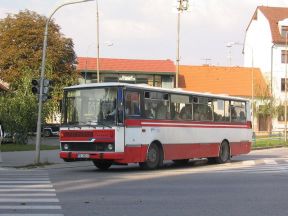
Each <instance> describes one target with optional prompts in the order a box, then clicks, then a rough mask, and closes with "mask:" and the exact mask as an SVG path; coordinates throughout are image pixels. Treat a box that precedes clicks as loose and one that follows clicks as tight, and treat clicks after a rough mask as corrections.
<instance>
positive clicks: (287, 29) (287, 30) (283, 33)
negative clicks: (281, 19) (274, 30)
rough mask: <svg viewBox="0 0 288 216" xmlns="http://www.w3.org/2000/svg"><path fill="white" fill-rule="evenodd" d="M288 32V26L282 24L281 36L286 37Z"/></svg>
mask: <svg viewBox="0 0 288 216" xmlns="http://www.w3.org/2000/svg"><path fill="white" fill-rule="evenodd" d="M286 32H288V26H281V36H282V37H286Z"/></svg>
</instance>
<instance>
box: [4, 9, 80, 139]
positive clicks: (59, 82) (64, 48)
mask: <svg viewBox="0 0 288 216" xmlns="http://www.w3.org/2000/svg"><path fill="white" fill-rule="evenodd" d="M46 20H47V18H46V17H44V16H41V15H39V14H37V13H35V12H32V11H28V10H25V11H21V12H19V13H18V14H10V15H8V16H7V17H6V18H4V19H0V79H2V80H4V81H5V82H7V83H9V84H10V90H9V92H6V93H4V94H5V95H0V121H2V122H3V123H2V124H3V125H4V127H5V128H6V131H9V132H11V133H17V134H20V139H21V140H22V141H23V142H25V139H26V138H27V132H28V131H33V128H35V124H36V118H35V116H37V99H36V96H35V95H32V93H31V80H32V79H38V78H39V77H40V70H39V69H40V66H41V61H42V49H43V40H44V36H43V34H44V28H45V24H46ZM48 30H49V31H48V43H47V53H46V54H47V57H46V69H45V76H46V78H47V79H50V80H53V82H54V86H53V92H52V99H51V100H49V101H47V102H46V103H45V104H44V107H43V115H42V116H43V119H47V117H48V116H49V115H51V114H52V113H54V112H55V111H58V110H59V108H58V106H59V102H58V101H59V100H60V99H61V98H62V92H63V91H62V90H63V87H65V86H69V85H71V84H75V83H76V82H77V78H78V74H77V73H76V70H75V67H74V65H75V63H76V54H75V52H74V49H73V48H74V44H73V41H72V39H71V38H66V37H64V35H63V34H62V33H61V32H60V27H59V26H58V25H57V24H55V22H54V21H53V20H51V21H50V23H49V29H48ZM34 123H35V124H34Z"/></svg>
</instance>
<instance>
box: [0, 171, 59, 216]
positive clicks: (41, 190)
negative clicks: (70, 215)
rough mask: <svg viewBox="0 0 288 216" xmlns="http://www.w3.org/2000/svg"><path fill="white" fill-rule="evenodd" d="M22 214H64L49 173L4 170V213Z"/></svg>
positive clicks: (0, 195)
mask: <svg viewBox="0 0 288 216" xmlns="http://www.w3.org/2000/svg"><path fill="white" fill-rule="evenodd" d="M18 215H24V216H25V215H29V216H63V215H64V214H63V213H62V207H61V205H60V203H59V199H58V198H57V195H56V192H55V189H54V188H53V185H52V184H51V181H50V179H49V175H48V173H47V172H45V171H39V170H17V169H0V216H18Z"/></svg>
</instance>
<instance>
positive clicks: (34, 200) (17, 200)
mask: <svg viewBox="0 0 288 216" xmlns="http://www.w3.org/2000/svg"><path fill="white" fill-rule="evenodd" d="M0 202H59V200H58V199H57V198H46V199H41V198H40V199H39V198H37V199H30V198H21V199H16V198H0Z"/></svg>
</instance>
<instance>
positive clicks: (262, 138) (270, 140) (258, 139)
mask: <svg viewBox="0 0 288 216" xmlns="http://www.w3.org/2000/svg"><path fill="white" fill-rule="evenodd" d="M281 146H287V143H285V138H284V131H273V132H270V133H254V135H253V140H252V148H253V149H257V148H271V147H281Z"/></svg>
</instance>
